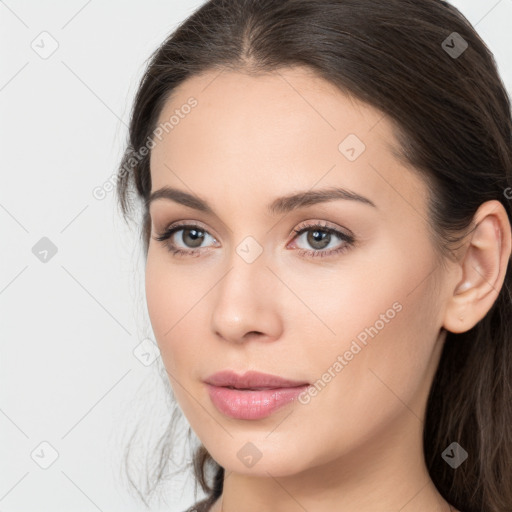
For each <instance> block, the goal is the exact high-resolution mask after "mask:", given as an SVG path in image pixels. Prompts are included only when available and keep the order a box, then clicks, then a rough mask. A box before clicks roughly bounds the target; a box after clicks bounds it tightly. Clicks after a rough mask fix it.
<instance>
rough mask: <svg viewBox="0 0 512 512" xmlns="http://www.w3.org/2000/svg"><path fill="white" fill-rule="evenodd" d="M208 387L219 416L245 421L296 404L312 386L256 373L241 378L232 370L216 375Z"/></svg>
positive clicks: (212, 377) (209, 378)
mask: <svg viewBox="0 0 512 512" xmlns="http://www.w3.org/2000/svg"><path fill="white" fill-rule="evenodd" d="M205 383H206V384H207V388H208V393H209V395H210V399H211V400H212V402H213V404H214V405H215V407H217V409H218V410H219V411H220V412H222V413H223V414H225V415H226V416H229V417H231V418H236V419H244V420H256V419H261V418H265V417H267V416H269V415H270V414H272V413H273V412H274V411H276V410H277V409H279V408H280V407H282V406H284V405H286V404H288V403H289V402H291V401H293V400H295V399H296V398H297V397H298V395H300V393H302V392H303V391H304V390H305V389H306V388H307V387H308V385H309V384H308V383H307V382H305V381H295V380H289V379H283V378H281V377H279V376H277V375H269V374H266V373H259V372H254V371H250V372H247V373H245V374H243V375H238V374H236V373H234V372H232V371H231V370H225V371H222V372H218V373H214V374H213V375H210V377H208V378H207V379H205ZM231 388H235V389H231Z"/></svg>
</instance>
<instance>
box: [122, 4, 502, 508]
mask: <svg viewBox="0 0 512 512" xmlns="http://www.w3.org/2000/svg"><path fill="white" fill-rule="evenodd" d="M118 178H119V181H118V194H119V199H120V204H121V206H122V208H123V212H124V213H125V214H127V213H128V211H129V210H130V207H131V206H132V203H131V201H130V192H134V193H135V194H136V198H135V200H136V201H141V204H142V205H143V211H144V216H143V218H142V219H141V221H142V224H141V226H142V234H143V237H142V242H143V244H144V251H145V257H146V296H147V305H148V311H149V315H150V320H151V324H152V328H153V331H154V334H155V338H156V340H157V342H158V346H159V349H160V353H161V356H162V360H163V363H164V365H165V369H166V372H167V375H168V378H169V382H170V384H171V386H172V390H173V393H174V395H175V397H176V400H177V402H178V404H179V407H180V409H181V411H182V412H183V413H184V415H185V417H186V418H187V420H188V422H189V424H190V426H191V428H192V429H193V431H194V432H195V433H196V434H197V437H198V438H199V440H200V441H201V443H202V445H201V447H200V449H199V450H198V451H197V453H196V456H195V472H196V473H195V474H196V477H197V480H198V482H199V483H200V484H201V485H202V488H203V490H204V492H205V493H206V495H207V497H206V499H204V500H202V501H201V502H199V503H196V505H195V506H194V507H193V508H192V509H191V510H196V511H211V512H219V511H223V512H235V511H236V512H240V511H244V512H252V511H262V510H264V511H275V512H277V511H286V512H289V511H301V510H302V511H304V510H307V511H308V512H323V511H327V510H329V511H331V510H340V511H341V510H344V511H345V510H346V511H349V510H350V511H355V510H357V511H358V512H369V511H372V512H389V511H391V510H393V511H401V512H412V511H414V512H427V511H428V512H441V511H449V510H452V511H460V512H477V511H478V512H481V511H486V512H510V511H511V510H512V463H511V461H512V433H511V425H512V300H511V289H512V288H511V279H512V275H511V269H510V255H511V217H512V205H511V198H512V122H511V109H510V102H509V98H508V96H507V93H506V91H505V88H504V86H503V83H502V81H501V79H500V77H499V75H498V73H497V69H496V65H495V62H494V59H493V56H492V54H491V53H490V51H489V50H488V49H487V47H486V46H485V44H484V43H483V41H482V40H481V39H480V37H479V36H478V35H477V33H476V32H475V30H474V29H473V27H472V26H471V25H470V23H469V22H468V21H467V20H466V19H465V18H464V16H462V14H461V13H460V12H459V11H458V10H457V9H455V8H454V7H452V6H451V5H450V4H448V3H447V2H442V1H438V0H387V1H385V2H381V1H379V0H283V1H279V2H277V1H275V0H211V1H209V2H207V3H205V4H204V5H203V6H202V7H201V8H200V9H199V10H197V11H196V12H195V13H194V14H192V15H191V16H190V17H189V18H188V19H187V20H186V21H185V22H184V23H182V24H181V26H180V27H178V29H177V30H176V31H174V33H173V34H172V35H171V36H170V37H169V38H168V39H167V40H166V41H165V42H164V43H163V44H162V45H161V47H160V48H159V49H158V50H157V51H156V52H155V53H154V54H153V55H152V58H151V61H150V63H149V66H148V68H147V70H146V72H145V74H144V77H143V80H142V81H141V84H140V87H139V90H138V92H137V95H136V99H135V104H134V107H133V113H132V118H131V124H130V129H129V144H128V146H127V148H126V153H125V155H124V158H123V161H122V163H121V167H120V170H119V175H118ZM171 434H172V433H169V439H168V442H169V443H172V438H171ZM209 469H212V470H213V473H212V474H211V473H209V471H208V470H209Z"/></svg>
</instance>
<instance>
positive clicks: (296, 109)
mask: <svg viewBox="0 0 512 512" xmlns="http://www.w3.org/2000/svg"><path fill="white" fill-rule="evenodd" d="M191 98H192V99H193V101H194V102H195V103H191ZM190 104H195V106H194V107H193V108H189V107H188V105H190ZM171 118H172V123H169V120H171ZM165 123H167V129H164V130H163V131H162V134H161V137H160V140H155V142H156V145H155V147H154V148H153V150H152V152H151V176H152V190H156V189H158V188H160V187H162V186H165V185H169V184H176V185H181V186H182V187H183V185H184V184H185V185H186V186H187V187H188V188H193V189H195V190H197V191H198V192H199V193H201V194H205V193H208V192H209V191H210V190H212V187H218V186H219V181H221V182H222V183H223V184H224V186H225V185H226V184H229V185H230V186H232V187H233V188H234V189H237V194H240V190H239V189H240V188H241V187H242V186H243V187H244V188H245V189H246V190H247V191H251V190H252V191H253V192H257V191H259V190H260V189H261V187H262V184H264V185H265V188H266V190H269V191H270V192H269V193H271V194H272V195H274V194H273V192H272V191H274V192H275V195H279V194H280V193H281V192H283V193H285V192H288V193H289V192H290V191H293V190H294V189H297V190H303V189H310V188H312V187H313V186H314V185H315V183H319V186H320V185H322V186H330V185H342V186H346V187H347V188H352V189H354V190H357V191H358V192H366V193H367V194H366V195H372V194H373V195H374V197H376V196H380V197H381V198H382V199H383V200H387V201H396V200H397V197H396V196H397V190H396V187H394V186H393V183H396V184H399V185H400V186H399V187H398V188H399V189H400V188H402V189H404V187H405V189H407V188H410V187H413V188H414V189H415V190H417V189H418V187H419V188H420V189H421V187H423V186H424V184H423V182H420V181H419V178H418V176H415V175H413V173H411V172H410V170H408V169H407V168H405V167H404V164H403V163H402V162H399V161H398V159H397V157H396V154H395V152H397V151H398V142H397V140H396V138H395V135H394V131H393V130H394V124H393V123H392V121H391V120H390V119H389V118H388V117H387V116H384V115H383V113H382V112H380V111H379V110H377V109H375V108H373V107H372V106H370V105H368V104H366V103H364V102H361V101H358V100H357V99H355V98H354V97H351V96H349V95H347V94H346V93H344V92H342V91H341V90H340V89H339V88H337V87H336V86H334V85H333V84H331V83H330V82H328V81H326V80H324V79H322V78H321V77H319V76H317V75H316V74H314V73H313V72H312V71H311V70H308V69H306V68H287V69H282V70H278V71H274V72H269V73H265V74H258V75H254V74H252V75H251V74H247V73H242V72H234V71H227V70H211V71H208V72H207V73H204V74H202V75H197V76H193V77H191V78H189V79H188V80H186V81H185V82H183V83H182V84H181V85H180V87H178V88H177V89H176V90H175V91H174V93H173V95H172V96H171V97H170V98H169V99H168V100H167V102H166V103H165V105H164V107H163V109H162V111H161V113H160V116H159V120H158V124H159V125H160V126H164V127H165ZM347 151H348V152H347ZM354 156H355V158H354ZM184 182H185V183H184ZM320 182H321V183H320ZM386 182H387V183H386ZM405 189H404V190H402V192H404V193H406V194H407V193H412V190H405ZM223 192H224V193H225V194H229V190H226V189H225V188H224V189H223ZM399 195H400V194H399ZM423 195H424V194H423ZM402 200H403V198H402Z"/></svg>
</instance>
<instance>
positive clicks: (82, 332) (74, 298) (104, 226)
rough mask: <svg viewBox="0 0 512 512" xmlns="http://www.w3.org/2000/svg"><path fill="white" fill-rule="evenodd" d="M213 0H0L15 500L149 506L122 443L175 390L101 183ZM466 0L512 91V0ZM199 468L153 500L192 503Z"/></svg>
mask: <svg viewBox="0 0 512 512" xmlns="http://www.w3.org/2000/svg"><path fill="white" fill-rule="evenodd" d="M202 3H203V2H202V1H198V0H197V1H192V0H179V1H178V0H167V1H164V0H149V1H145V2H142V1H140V2H122V1H121V0H111V1H109V2H99V1H97V0H89V1H87V0H72V1H70V0H67V1H64V0H59V1H53V2H36V1H35V0H32V1H24V0H17V1H16V0H6V1H0V48H1V50H0V52H1V60H0V62H1V65H0V130H1V132H0V140H1V146H0V147H1V150H2V151H1V154H2V160H1V163H0V166H1V173H2V182H1V183H2V185H1V187H0V227H1V251H0V253H1V264H0V319H1V323H0V326H1V332H0V339H1V341H0V343H1V351H0V376H1V377H0V378H1V381H0V432H1V437H0V450H1V452H0V511H2V512H14V511H24V512H26V511H41V512H42V511H48V512H50V511H51V512H60V511H66V512H69V511H71V510H72V511H85V512H89V511H90V512H94V511H98V510H100V511H103V512H106V511H110V512H115V511H123V512H130V511H136V510H143V508H144V507H143V505H142V504H141V502H140V501H137V500H136V499H135V497H134V496H133V495H132V494H131V493H130V492H129V490H128V487H127V482H126V478H125V477H123V471H122V453H123V448H124V446H125V444H126V442H127V440H128V437H129V435H130V434H131V432H132V431H133V430H134V428H135V425H136V424H137V423H138V422H140V421H141V420H142V427H141V430H140V432H141V433H142V437H141V439H142V440H144V439H145V438H146V437H145V436H155V435H156V434H155V432H158V430H159V429H160V430H161V429H162V427H163V426H165V423H166V421H167V420H168V410H169V404H168V402H167V401H166V398H165V396H166V395H165V391H164V387H163V384H162V381H161V378H160V372H159V366H158V363H159V362H161V361H159V360H158V359H156V361H154V362H151V361H152V360H153V358H154V357H156V356H158V353H157V352H154V351H153V352H151V350H152V349H151V347H152V345H151V343H152V339H153V338H152V332H151V328H150V324H149V319H148V316H147V309H146V305H145V297H144V286H143V278H144V276H143V272H144V265H143V263H144V262H143V255H142V251H141V244H140V241H139V239H138V231H137V229H136V228H135V227H130V226H127V225H126V224H125V223H124V221H123V220H122V219H121V216H120V213H119V212H118V210H117V209H116V205H115V202H114V199H115V195H114V193H113V192H108V193H106V194H105V197H104V198H102V199H98V198H97V197H95V195H94V193H93V192H94V190H95V188H96V187H98V186H100V187H101V186H104V184H105V183H106V182H108V180H109V179H111V177H112V175H113V173H114V172H115V171H116V166H117V164H118V162H119V159H120V157H121V153H122V149H123V144H124V142H125V138H126V132H127V124H128V119H129V113H130V109H131V103H132V99H133V96H134V93H135V90H136V87H137V85H138V81H139V79H140V77H141V75H142V72H143V70H144V66H145V63H146V59H147V58H148V57H149V55H150V53H151V52H152V51H153V50H154V49H155V48H156V47H157V46H158V45H159V44H160V43H161V42H162V41H163V40H164V39H165V37H166V36H167V35H168V34H169V33H170V32H171V31H172V30H173V29H174V28H175V27H176V26H177V24H178V23H180V22H181V21H182V20H183V19H184V18H186V17H187V16H188V15H189V14H190V13H191V12H192V11H193V10H195V9H196V8H197V7H198V6H199V5H201V4H202ZM453 3H454V5H455V6H457V7H458V8H459V9H460V10H461V11H462V12H463V13H464V14H465V15H466V17H467V18H468V19H469V20H470V21H471V23H473V25H474V26H476V29H477V31H478V32H479V34H480V35H481V36H482V38H483V39H484V40H485V42H486V43H487V44H488V46H489V47H490V49H491V51H492V52H493V53H494V55H495V58H496V61H497V63H498V66H499V70H500V72H501V75H502V77H503V80H504V82H505V84H506V85H507V88H508V90H509V91H512V31H511V30H510V27H511V26H512V0H501V1H496V0H491V1H487V0H459V1H455V2H453ZM144 426H145V427H144ZM146 427H147V428H146ZM186 427H187V425H183V428H186ZM155 439H156V438H155ZM144 442H145V441H142V442H141V449H140V450H139V455H138V457H139V459H136V460H135V463H134V465H135V466H136V467H138V468H139V469H140V470H143V468H144V467H145V466H144V458H145V456H146V453H144V452H145V451H146V452H147V451H148V448H147V447H146V445H144V444H142V443H144ZM149 445H151V443H149ZM149 445H148V446H149ZM189 452H190V450H189V451H188V452H187V449H184V450H183V454H184V455H183V456H184V457H185V459H184V460H187V457H188V455H187V453H189ZM192 482H193V479H192V477H191V473H187V472H184V473H182V474H180V475H179V476H178V478H177V479H176V480H175V481H173V483H168V484H167V486H166V487H165V489H163V492H164V494H165V496H164V498H165V499H166V500H167V504H165V501H160V502H158V503H153V504H152V505H151V508H150V510H166V511H171V512H172V511H178V512H181V511H183V510H185V508H186V507H188V506H189V505H190V504H192V503H193V502H194V501H195V497H194V495H193V486H192ZM201 496H202V495H201V494H199V495H198V497H201Z"/></svg>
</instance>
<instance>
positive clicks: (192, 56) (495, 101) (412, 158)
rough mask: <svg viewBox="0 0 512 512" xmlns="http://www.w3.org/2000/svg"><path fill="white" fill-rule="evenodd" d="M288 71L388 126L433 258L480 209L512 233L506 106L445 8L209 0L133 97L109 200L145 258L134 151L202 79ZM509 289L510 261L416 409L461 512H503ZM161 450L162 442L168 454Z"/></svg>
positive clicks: (157, 56) (209, 488) (206, 485)
mask: <svg viewBox="0 0 512 512" xmlns="http://www.w3.org/2000/svg"><path fill="white" fill-rule="evenodd" d="M454 33H456V34H454ZM465 44H467V48H466V49H465V51H464V48H465ZM450 49H452V50H453V51H450ZM457 52H458V53H457ZM289 66H307V67H308V68H309V69H311V70H313V71H315V72H316V74H317V75H318V76H320V77H322V78H324V79H325V80H328V81H329V82H331V83H332V84H334V85H336V86H337V87H338V88H339V89H340V90H341V91H343V92H345V93H348V94H350V95H352V96H353V97H355V98H358V99H359V100H362V101H364V102H366V103H368V104H370V105H371V106H373V107H375V108H376V109H378V110H380V111H381V112H382V113H384V114H386V115H387V116H388V119H390V121H391V122H393V123H394V125H395V126H396V136H397V140H398V141H399V143H400V149H401V153H400V155H398V156H399V157H400V158H403V159H404V161H405V162H408V163H409V164H410V165H412V166H413V167H414V169H415V170H417V172H419V173H421V175H422V176H423V177H424V179H425V180H426V183H428V185H429V191H430V196H429V198H430V203H429V215H430V219H431V225H432V228H433V231H434V232H435V233H436V236H437V240H438V242H439V244H438V248H439V251H440V254H444V255H446V256H449V254H450V251H451V250H452V249H453V248H454V246H455V245H456V244H457V242H458V241H459V240H460V239H461V238H460V236H459V235H460V234H461V233H464V234H466V233H467V231H468V229H470V228H471V226H472V219H473V215H474V214H475V212H476V210H477V209H478V207H479V206H480V205H481V204H482V203H483V202H485V201H487V200H492V199H496V200H498V201H500V202H501V203H502V204H503V206H504V207H505V209H506V211H507V214H508V217H509V219H510V220H511V221H512V210H511V202H510V200H508V198H510V194H507V193H506V191H507V190H508V191H512V189H511V188H510V187H511V186H512V122H511V109H510V99H509V97H508V95H507V92H506V90H505V87H504V85H503V82H502V81H501V79H500V77H499V75H498V71H497V66H496V62H495V60H494V57H493V55H492V53H491V52H490V51H489V49H488V48H487V46H486V45H485V44H484V42H483V41H482V39H481V38H480V37H479V35H478V34H477V33H476V31H475V29H474V28H473V27H472V26H471V24H470V23H469V21H468V20H467V19H466V18H465V17H464V16H463V15H462V14H461V13H460V12H459V11H458V10H457V9H456V8H454V7H453V6H451V5H450V4H449V3H448V2H442V1H439V0H386V1H381V0H280V1H276V0H210V1H208V2H206V3H205V4H204V5H203V6H201V7H200V8H199V9H198V10H197V11H196V12H194V13H193V14H192V15H191V16H190V17H189V18H188V19H186V20H185V21H184V22H183V23H182V24H181V25H180V26H179V27H178V28H177V29H176V30H175V31H173V33H172V34H171V35H170V36H169V37H168V39H167V40H166V41H164V42H163V44H162V45H161V46H160V47H159V48H158V49H157V50H156V51H155V52H154V53H153V54H152V55H151V56H150V59H149V63H148V67H147V69H146V71H145V74H144V76H143V78H142V80H141V83H140V86H139V89H138V92H137V94H136V98H135V102H134V106H133V111H132V116H131V122H130V126H129V140H128V144H127V148H126V152H125V154H124V157H123V159H122V162H121V165H120V168H119V172H118V176H117V178H118V183H117V192H118V195H119V204H120V206H121V208H122V211H123V214H124V215H125V216H126V215H127V214H128V213H129V211H130V206H131V204H130V203H131V201H130V199H129V195H130V194H129V193H130V191H132V192H134V194H135V196H136V200H137V201H142V204H143V206H144V211H143V218H142V231H141V234H142V241H143V244H144V249H145V254H146V256H147V247H148V243H149V236H150V219H149V213H148V210H147V207H145V201H146V200H147V199H148V196H149V194H150V190H151V175H150V168H149V155H148V154H145V155H141V151H140V149H141V148H142V147H143V146H144V145H145V144H146V143H147V140H149V139H151V138H152V134H153V132H154V130H155V127H156V122H157V119H158V117H159V115H160V113H161V110H162V107H163V105H164V103H165V101H166V100H167V99H168V97H169V94H171V93H172V91H173V90H174V89H175V88H176V87H177V86H179V85H180V84H182V83H183V82H184V81H185V80H186V79H187V78H190V77H192V76H194V75H197V74H199V73H202V72H205V71H210V70H218V72H222V70H235V71H240V72H244V73H251V74H257V73H265V72H270V71H273V70H279V69H280V68H284V67H289ZM148 138H149V139H148ZM511 279H512V275H511V270H510V260H509V262H508V267H507V274H506V276H505V282H504V285H503V287H502V289H501V290H500V292H499V295H498V297H497V299H496V301H495V303H494V304H493V306H492V308H491V309H490V311H489V312H488V314H487V315H486V316H485V318H483V319H482V320H481V321H480V322H478V323H477V324H476V325H475V326H474V327H473V328H472V329H470V330H469V331H467V332H465V333H462V334H454V333H451V332H448V333H447V338H446V342H445V346H444V348H443V352H442V356H441V360H440V363H439V367H438V370H437V373H436V375H435V377H434V381H433V384H432V388H431V391H430V395H429V399H428V403H427V412H426V419H425V425H424V452H425V458H426V462H427V466H428V470H429V472H430V475H431V478H432V480H433V482H434V483H435V485H436V487H437V488H438V489H439V491H440V493H441V494H442V495H443V496H444V497H445V499H446V500H447V501H448V502H449V503H450V504H452V505H454V506H455V507H457V508H458V509H459V510H462V511H464V512H482V511H488V512H510V511H512V433H511V425H512V295H511V290H512V283H511ZM171 438H172V432H171V431H169V432H168V433H166V437H165V439H166V442H167V443H171V442H172V439H171ZM454 441H456V442H457V443H459V444H460V445H461V446H462V447H463V448H464V449H465V450H466V451H467V452H468V454H469V457H468V458H467V460H466V461H465V462H464V463H463V464H461V465H460V466H459V467H458V468H457V469H453V468H452V467H451V466H449V465H448V464H447V463H446V462H445V461H444V460H443V458H442V457H441V454H442V452H443V451H444V450H445V449H446V448H447V447H448V446H449V445H450V444H451V443H452V442H454ZM165 462H166V461H165V458H161V459H160V464H165ZM207 466H210V467H213V469H214V471H213V475H214V477H213V479H208V478H207V474H206V468H207ZM194 469H195V475H196V479H197V481H198V482H199V483H200V484H201V486H202V489H203V490H204V492H205V493H206V494H207V495H208V498H207V499H206V500H204V501H203V502H201V504H197V505H196V509H197V510H208V508H209V507H210V506H211V504H212V503H213V502H214V501H215V500H216V499H217V498H218V497H219V496H220V494H221V492H222V485H223V475H224V470H223V468H222V467H220V466H219V465H218V464H217V463H216V462H215V461H213V459H212V458H211V456H210V455H209V453H208V452H207V451H206V450H205V448H204V447H202V446H201V447H200V448H199V450H198V451H197V453H196V456H195V459H194ZM158 474H161V472H159V473H158Z"/></svg>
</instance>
